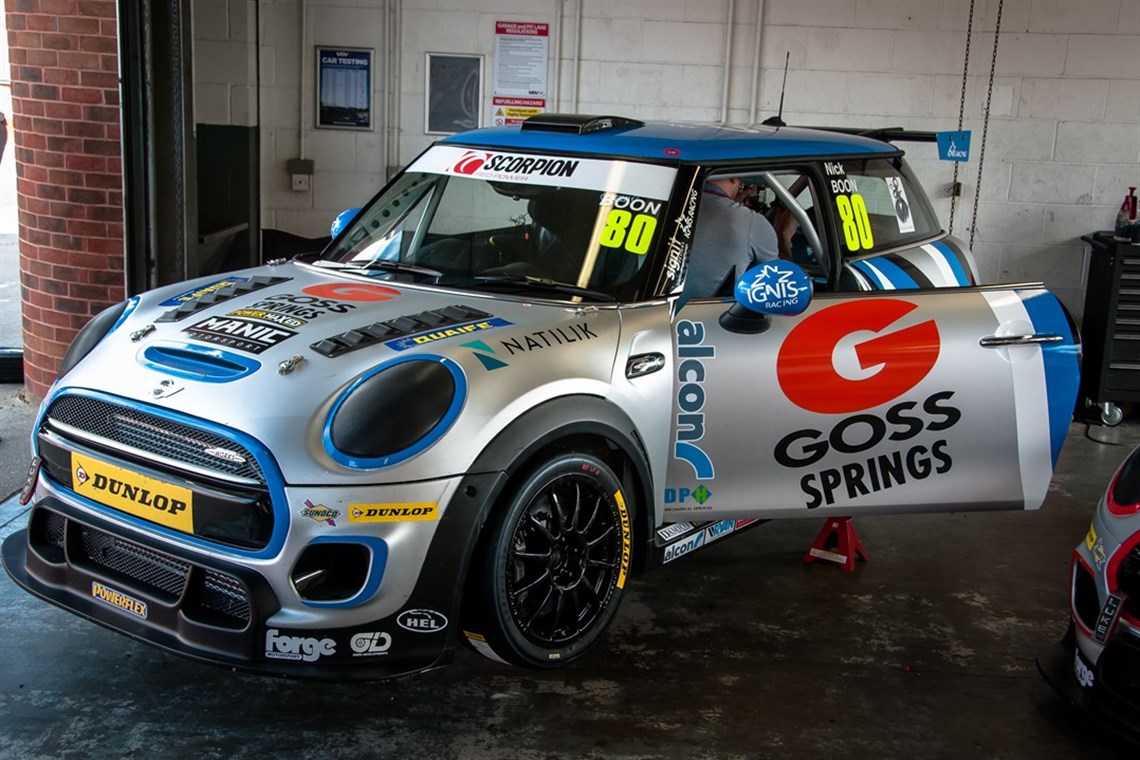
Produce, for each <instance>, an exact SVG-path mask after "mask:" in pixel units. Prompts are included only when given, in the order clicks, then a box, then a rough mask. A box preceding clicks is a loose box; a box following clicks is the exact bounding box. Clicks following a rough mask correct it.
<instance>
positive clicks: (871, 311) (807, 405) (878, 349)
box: [776, 298, 941, 414]
mask: <svg viewBox="0 0 1140 760" xmlns="http://www.w3.org/2000/svg"><path fill="white" fill-rule="evenodd" d="M916 308H918V307H917V306H916V305H915V304H912V303H907V302H906V301H898V300H895V299H890V298H874V299H868V300H865V301H864V300H860V301H850V302H848V303H842V304H839V305H837V306H832V307H830V308H827V309H823V310H822V311H818V312H816V313H815V314H812V315H811V316H810V317H808V318H807V319H805V320H804V321H802V322H800V323H799V324H798V325H796V326H795V327H794V328H793V329H792V331H791V332H790V333H788V337H787V338H786V339H785V340H784V345H782V346H781V347H780V353H779V356H778V357H777V359H776V376H777V378H779V381H780V388H781V389H783V391H784V394H785V395H786V396H787V397H788V400H789V401H791V402H792V403H793V404H795V405H796V406H798V407H800V408H801V409H806V410H808V411H809V412H818V413H820V414H850V413H851V412H858V411H862V410H864V409H870V408H871V407H875V406H879V405H880V404H885V403H887V402H888V401H892V400H894V399H896V398H898V397H899V396H901V395H902V394H904V393H906V392H907V391H909V390H910V389H911V388H913V387H914V386H916V385H918V384H919V382H921V381H922V379H923V378H924V377H926V376H927V374H929V373H930V370H931V369H933V368H934V363H935V362H936V361H938V354H939V351H940V349H941V339H940V338H939V335H938V327H937V326H936V325H935V324H934V321H933V320H929V321H926V322H921V323H919V324H917V325H911V326H910V327H904V328H902V329H901V330H896V331H894V332H890V333H887V334H886V335H878V336H876V337H872V338H869V339H866V340H861V341H859V342H858V343H855V345H854V346H853V349H854V352H855V358H856V359H857V360H858V364H859V367H860V369H863V370H869V369H871V368H873V367H875V366H878V365H881V366H880V368H879V369H878V371H876V372H875V373H874V374H872V375H870V376H868V377H865V378H862V379H851V378H849V377H844V376H843V375H841V374H840V373H839V371H838V370H837V369H836V366H835V364H836V361H835V360H836V349H837V348H838V346H839V345H840V343H841V342H842V340H843V339H844V338H846V337H847V336H849V335H851V334H852V333H857V332H863V331H869V332H874V333H879V332H882V331H883V330H885V329H886V328H887V327H889V326H890V325H892V324H894V323H895V322H897V321H898V320H900V319H902V318H903V317H904V316H906V315H907V314H909V313H910V312H912V311H914V310H915V309H916Z"/></svg>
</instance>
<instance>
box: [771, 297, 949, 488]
mask: <svg viewBox="0 0 1140 760" xmlns="http://www.w3.org/2000/svg"><path fill="white" fill-rule="evenodd" d="M915 308H917V307H916V306H915V305H914V304H912V303H908V302H906V301H898V300H893V299H869V300H865V301H854V302H849V303H844V304H839V305H838V306H833V307H830V308H827V309H824V310H822V311H819V312H817V313H815V314H813V315H812V316H810V317H808V318H807V319H805V320H803V321H802V322H801V323H800V324H799V325H797V326H796V327H795V328H793V329H792V331H791V332H790V333H789V334H788V337H787V339H786V340H785V341H784V345H783V346H781V348H780V352H779V355H778V358H777V377H778V379H779V383H780V388H781V389H782V390H783V392H784V394H785V396H787V398H788V399H789V400H790V401H791V402H792V403H794V404H795V405H796V406H799V407H800V408H803V409H806V410H807V411H810V412H815V413H817V414H828V415H839V414H842V415H846V416H844V417H843V418H842V419H839V420H838V421H836V422H831V421H826V422H824V421H821V424H819V426H818V427H810V428H804V429H802V430H794V431H792V432H790V433H788V434H786V435H784V436H783V437H782V438H781V439H780V440H779V441H778V442H777V444H776V447H775V450H774V451H773V458H774V459H775V460H776V462H777V463H778V464H780V465H782V466H783V467H787V468H789V469H792V470H794V471H797V472H798V473H802V474H801V475H800V481H799V482H800V489H801V490H802V491H803V493H804V496H805V497H806V500H805V505H806V506H807V508H808V509H815V508H817V507H821V506H832V505H833V504H835V503H836V501H837V500H856V499H858V498H859V497H862V496H868V495H870V494H872V493H878V492H880V491H883V490H886V489H889V488H894V487H896V486H900V485H904V484H907V483H914V482H917V481H922V480H926V479H928V478H931V477H936V476H939V475H943V474H945V473H948V472H949V471H950V470H951V468H952V467H953V464H954V460H953V456H952V447H951V445H950V443H949V440H948V438H947V437H946V436H945V431H948V430H950V429H951V428H953V427H954V426H955V425H957V424H958V422H959V421H960V420H961V419H962V412H961V410H959V409H958V407H957V406H955V405H954V404H953V403H952V401H953V398H954V391H950V390H943V391H938V392H935V393H930V394H928V395H926V396H925V397H924V398H921V399H914V400H910V399H907V400H902V401H898V402H896V403H894V404H892V405H891V406H890V407H888V408H887V409H885V410H883V411H872V410H874V409H877V408H879V407H882V406H883V405H885V404H888V403H890V402H892V401H895V400H896V399H898V398H900V397H902V396H904V395H906V394H908V393H910V392H911V391H912V390H913V389H914V388H915V387H916V386H917V385H918V384H919V383H920V382H921V381H922V380H924V379H925V378H926V377H927V375H929V373H930V371H931V370H932V369H933V368H934V365H935V363H936V362H937V360H938V357H939V354H940V350H941V338H940V336H939V333H938V328H937V326H936V325H935V324H934V322H933V320H927V321H924V322H920V323H918V324H914V325H910V326H907V327H903V328H900V329H895V330H894V331H892V332H884V331H885V330H887V328H889V327H891V326H892V325H894V324H895V323H896V322H897V321H898V320H900V319H901V318H902V317H904V316H905V315H907V314H909V313H910V312H911V311H913V310H914V309H915ZM856 333H873V334H874V335H872V336H871V337H868V338H862V336H861V335H860V336H856V342H852V339H851V336H853V335H855V334H856ZM860 338H862V339H860ZM841 369H842V372H841V371H840V370H841ZM868 372H870V374H867V373H868ZM860 375H862V377H860ZM852 376H854V377H857V378H858V379H852ZM829 455H830V456H829ZM825 458H828V461H827V463H826V465H824V464H821V463H823V460H824V459H825Z"/></svg>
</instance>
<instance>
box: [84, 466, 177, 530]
mask: <svg viewBox="0 0 1140 760" xmlns="http://www.w3.org/2000/svg"><path fill="white" fill-rule="evenodd" d="M71 487H72V488H73V489H74V490H75V492H76V493H77V494H79V495H80V496H86V497H87V498H88V499H93V500H94V501H97V502H99V503H100V504H106V505H107V506H108V507H112V508H114V509H118V510H121V511H123V512H126V513H128V514H132V515H134V516H135V517H141V518H143V519H144V520H150V521H151V522H156V523H158V524H159V525H165V526H166V527H168V528H174V529H175V530H180V531H182V532H183V533H193V532H194V494H193V492H192V491H191V490H190V489H189V488H182V487H181V486H176V485H173V484H171V483H164V482H163V481H161V480H156V479H154V478H148V477H147V476H145V475H140V474H138V473H137V472H131V471H130V470H127V469H124V468H122V467H116V466H115V465H113V464H107V463H106V462H101V461H99V460H98V459H93V458H91V457H88V456H84V455H83V454H77V453H75V452H72V453H71Z"/></svg>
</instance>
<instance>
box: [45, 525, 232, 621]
mask: <svg viewBox="0 0 1140 760" xmlns="http://www.w3.org/2000/svg"><path fill="white" fill-rule="evenodd" d="M28 538H29V544H30V546H31V547H32V548H33V549H34V550H35V551H36V553H37V554H38V555H39V556H41V557H43V558H44V559H45V560H46V561H47V562H49V563H51V564H56V565H62V564H64V563H66V562H70V564H72V565H73V566H75V567H77V568H79V569H82V570H84V571H86V572H87V573H89V574H91V575H93V576H95V577H98V578H101V579H104V580H106V581H107V582H109V583H111V584H112V585H115V586H117V587H122V588H123V589H125V590H129V591H132V592H135V593H138V594H139V595H141V596H146V597H149V598H151V599H157V600H159V601H161V602H162V603H164V604H167V605H177V606H178V609H180V610H181V613H182V614H183V615H185V617H186V618H188V619H190V620H195V621H199V622H205V623H208V624H210V625H213V626H220V627H224V628H229V629H232V630H241V629H244V628H245V627H246V626H247V625H248V624H249V622H250V620H251V619H252V610H253V608H252V603H251V600H250V595H249V591H248V590H247V589H246V586H245V585H244V584H242V582H241V581H240V580H238V579H237V578H236V577H234V576H232V575H227V574H226V573H222V572H219V571H217V570H214V569H211V568H206V567H200V566H197V565H195V564H193V563H192V562H188V561H186V560H183V559H179V558H178V557H173V556H171V555H169V554H166V553H164V552H161V551H158V550H156V549H151V548H150V547H147V546H143V545H142V544H139V543H136V542H134V541H130V540H128V539H125V538H122V537H120V536H116V535H114V534H112V533H108V532H107V531H105V530H100V529H99V528H95V527H92V526H90V525H86V524H84V523H82V522H79V521H78V520H71V519H68V518H67V517H65V516H64V515H62V514H60V513H58V512H56V511H54V510H52V509H48V508H46V507H42V506H41V507H38V508H37V509H36V510H35V511H34V512H33V514H32V520H31V523H30V529H29V537H28ZM61 550H64V551H61ZM65 557H66V559H65Z"/></svg>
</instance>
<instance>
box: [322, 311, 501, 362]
mask: <svg viewBox="0 0 1140 760" xmlns="http://www.w3.org/2000/svg"><path fill="white" fill-rule="evenodd" d="M490 318H491V315H490V314H488V313H487V312H485V311H479V310H478V309H472V308H471V307H470V306H462V305H458V304H456V305H452V306H445V307H443V308H442V309H434V310H432V311H422V312H420V313H419V314H410V315H408V316H404V317H396V318H395V319H389V320H387V321H386V322H373V323H372V324H370V325H364V326H363V327H357V328H356V329H354V330H349V331H348V332H346V333H341V334H340V335H332V336H330V337H328V338H325V339H324V340H319V341H317V342H316V343H314V344H312V345H311V346H310V348H312V349H313V350H314V351H316V352H317V353H318V354H321V355H322V356H328V357H330V358H332V357H336V356H341V355H342V354H347V353H348V352H349V351H355V350H356V349H358V348H365V347H366V346H373V345H376V344H377V343H381V342H387V341H395V340H399V339H400V338H410V337H411V336H413V335H418V334H420V333H431V332H434V331H437V330H443V329H446V328H449V327H455V326H457V325H463V324H465V323H470V322H478V321H480V320H487V319H490ZM412 345H414V344H409V345H408V346H405V347H401V348H398V349H397V350H403V348H410V347H411V346H412Z"/></svg>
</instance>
